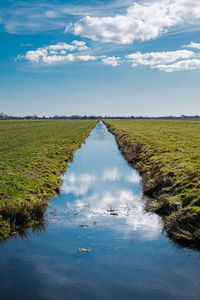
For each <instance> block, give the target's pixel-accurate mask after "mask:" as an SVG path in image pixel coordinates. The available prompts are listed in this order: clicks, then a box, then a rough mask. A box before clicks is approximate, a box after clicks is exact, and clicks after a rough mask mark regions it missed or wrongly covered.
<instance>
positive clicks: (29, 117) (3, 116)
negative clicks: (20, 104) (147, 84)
mask: <svg viewBox="0 0 200 300" xmlns="http://www.w3.org/2000/svg"><path fill="white" fill-rule="evenodd" d="M94 119H95V120H96V119H97V120H98V119H99V120H100V119H200V115H195V116H188V115H180V116H178V117H177V116H165V117H147V116H127V117H125V116H104V117H103V116H87V115H84V116H81V115H72V116H65V115H61V116H59V115H55V116H53V117H46V116H43V117H39V116H37V115H27V116H12V115H7V114H4V113H3V112H2V113H0V120H94Z"/></svg>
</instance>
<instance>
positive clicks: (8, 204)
mask: <svg viewBox="0 0 200 300" xmlns="http://www.w3.org/2000/svg"><path fill="white" fill-rule="evenodd" d="M95 125H96V121H95V120H82V121H80V120H32V121H27V120H26V121H25V120H16V121H8V120H6V121H5V120H3V121H0V183H1V184H0V240H3V239H5V238H7V237H9V236H11V235H13V234H15V232H16V231H19V232H21V233H23V232H24V230H25V229H26V228H28V227H30V226H34V227H37V226H40V225H41V224H42V223H43V221H44V220H43V219H44V218H43V217H44V212H45V209H46V207H47V206H48V200H49V199H51V198H52V197H53V196H54V195H55V194H56V193H58V192H59V187H60V185H61V181H62V180H61V178H60V175H61V174H62V173H64V172H65V170H66V167H67V164H68V163H69V162H70V161H71V160H72V158H73V153H74V152H75V150H77V149H78V148H79V147H80V146H81V144H82V143H83V142H84V140H85V138H86V137H87V136H88V135H89V133H90V131H91V130H92V129H93V127H94V126H95Z"/></svg>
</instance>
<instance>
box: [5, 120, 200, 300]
mask: <svg viewBox="0 0 200 300" xmlns="http://www.w3.org/2000/svg"><path fill="white" fill-rule="evenodd" d="M50 203H51V207H50V208H49V209H48V211H47V226H46V229H45V231H43V232H41V233H32V232H31V230H30V233H29V235H28V238H27V239H20V238H17V237H16V238H13V239H10V240H7V241H6V242H5V243H2V244H0V299H2V300H13V299H20V300H27V299H29V300H55V299H59V300H68V299H69V300H102V299H104V300H112V299H117V300H188V299H190V300H199V299H200V287H199V278H200V259H199V258H200V257H199V254H197V253H196V252H194V251H188V250H186V249H179V248H177V246H176V245H175V244H174V243H172V242H171V241H170V240H168V239H167V238H166V237H165V236H164V235H163V234H162V233H161V229H162V223H161V220H160V218H159V217H158V216H157V215H155V214H151V213H147V212H145V211H144V209H143V202H142V187H141V182H140V177H139V175H138V173H137V172H136V171H134V170H132V169H131V168H130V167H129V166H128V164H127V162H126V161H125V160H124V158H123V157H122V155H121V154H120V152H119V150H118V148H117V145H116V142H115V138H114V137H113V135H111V134H110V133H109V132H108V131H107V130H106V128H105V126H104V125H103V124H102V123H99V124H98V125H97V127H96V128H95V129H94V130H93V131H92V133H91V134H90V136H89V137H88V139H87V140H86V143H85V144H83V145H82V147H81V149H79V150H78V151H77V152H76V153H75V155H74V160H73V162H72V163H71V164H70V165H69V168H68V170H67V172H66V174H65V175H64V176H63V185H62V192H61V194H60V195H58V196H57V197H55V198H54V199H52V200H51V202H50ZM79 248H87V249H90V250H91V251H90V252H88V253H79V252H78V249H79Z"/></svg>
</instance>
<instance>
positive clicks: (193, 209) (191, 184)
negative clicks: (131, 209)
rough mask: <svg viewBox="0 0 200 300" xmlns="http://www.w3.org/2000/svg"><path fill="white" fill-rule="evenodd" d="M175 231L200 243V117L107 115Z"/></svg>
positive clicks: (153, 203) (151, 205)
mask: <svg viewBox="0 0 200 300" xmlns="http://www.w3.org/2000/svg"><path fill="white" fill-rule="evenodd" d="M106 124H107V127H108V129H109V130H110V131H111V132H112V133H113V134H115V136H116V139H117V142H118V145H119V148H120V150H121V151H122V153H123V154H124V156H125V157H126V159H127V160H128V161H129V162H130V163H132V164H133V165H134V166H135V167H136V168H137V169H138V170H139V172H140V173H141V174H142V177H143V188H144V194H145V195H147V196H148V200H147V201H146V205H147V209H150V210H153V211H155V212H156V213H158V214H160V215H162V216H163V217H164V218H163V219H164V228H165V230H166V231H167V233H168V235H169V237H171V238H173V239H174V240H176V241H178V242H179V243H182V244H184V245H187V246H190V247H194V248H199V247H200V121H199V120H106Z"/></svg>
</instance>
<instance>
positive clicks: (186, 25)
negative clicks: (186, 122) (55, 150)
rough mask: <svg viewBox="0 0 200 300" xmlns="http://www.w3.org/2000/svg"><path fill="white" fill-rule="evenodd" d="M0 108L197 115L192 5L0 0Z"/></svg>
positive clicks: (196, 34) (197, 27)
mask: <svg viewBox="0 0 200 300" xmlns="http://www.w3.org/2000/svg"><path fill="white" fill-rule="evenodd" d="M0 40H1V43H0V112H1V111H2V112H4V113H6V114H12V115H17V116H24V115H33V114H37V115H38V116H43V115H46V116H53V115H73V114H80V115H85V114H86V115H102V116H105V115H110V116H116V115H118V116H130V115H134V116H139V115H142V116H167V115H174V116H179V115H181V114H186V115H197V114H200V1H197V0H133V1H130V0H124V1H122V0H121V1H119V0H106V1H105V0H98V1H97V0H93V1H92V0H84V1H83V0H68V1H67V0H51V1H50V0H49V1H46V0H40V1H39V0H31V1H26V0H20V1H18V0H0Z"/></svg>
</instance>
